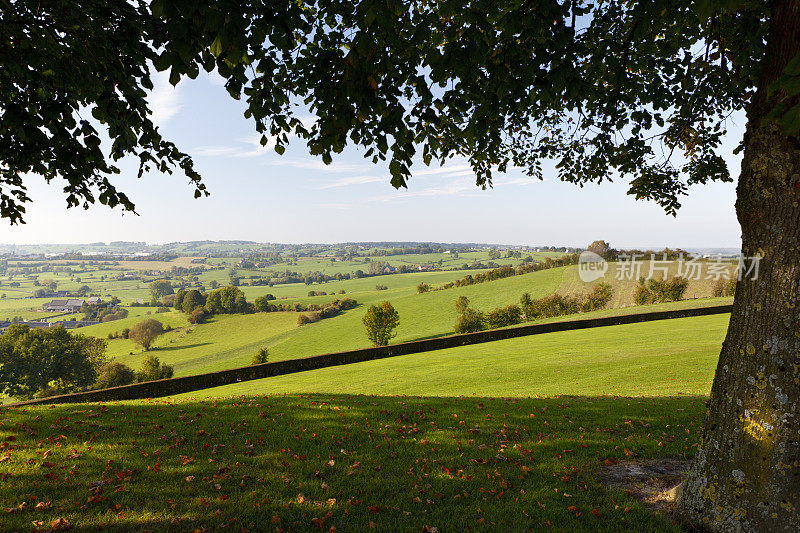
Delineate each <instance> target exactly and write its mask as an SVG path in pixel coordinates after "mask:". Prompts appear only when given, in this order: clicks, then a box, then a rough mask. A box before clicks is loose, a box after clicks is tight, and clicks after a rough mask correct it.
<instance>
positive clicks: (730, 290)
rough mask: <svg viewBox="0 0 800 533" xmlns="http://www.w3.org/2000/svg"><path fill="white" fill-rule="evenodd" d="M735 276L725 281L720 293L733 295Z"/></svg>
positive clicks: (734, 291)
mask: <svg viewBox="0 0 800 533" xmlns="http://www.w3.org/2000/svg"><path fill="white" fill-rule="evenodd" d="M736 281H737V280H736V278H731V279H729V280H728V281H727V282H726V283H725V288H724V289H723V291H722V293H723V295H724V296H734V295H735V294H736Z"/></svg>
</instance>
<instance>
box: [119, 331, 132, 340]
mask: <svg viewBox="0 0 800 533" xmlns="http://www.w3.org/2000/svg"><path fill="white" fill-rule="evenodd" d="M130 334H131V328H122V335H121V336H122V338H123V339H127V338H128V336H130Z"/></svg>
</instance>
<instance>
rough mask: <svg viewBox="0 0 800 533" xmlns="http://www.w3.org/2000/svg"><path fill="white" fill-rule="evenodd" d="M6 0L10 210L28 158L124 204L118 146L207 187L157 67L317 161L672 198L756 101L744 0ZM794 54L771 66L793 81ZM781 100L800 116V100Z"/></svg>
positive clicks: (5, 140)
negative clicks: (505, 174) (154, 100)
mask: <svg viewBox="0 0 800 533" xmlns="http://www.w3.org/2000/svg"><path fill="white" fill-rule="evenodd" d="M0 2H1V3H2V5H3V9H2V11H0V30H2V31H0V54H2V55H3V57H5V58H6V59H5V60H4V65H3V66H4V68H3V69H0V116H2V124H3V126H2V127H0V216H2V217H3V218H8V219H9V220H10V221H11V222H21V221H22V216H23V214H24V204H25V203H26V202H28V201H29V200H30V199H29V198H28V196H27V195H26V188H25V183H26V182H27V179H28V178H27V177H26V178H25V182H24V181H23V176H24V175H26V174H29V173H32V174H40V175H43V176H44V177H45V178H46V179H47V180H48V181H49V180H52V179H56V178H58V179H63V180H65V183H66V185H65V187H64V192H65V194H66V195H67V202H68V204H69V205H70V206H76V205H83V206H88V205H89V204H90V203H93V202H94V201H95V200H96V199H99V201H100V202H101V203H104V204H108V205H110V206H115V205H122V206H123V208H125V209H129V210H133V209H134V204H133V202H132V201H131V200H130V199H129V198H128V197H127V196H125V194H124V193H123V192H121V191H118V190H117V189H116V187H115V186H114V185H113V183H112V182H111V181H110V176H111V175H113V174H115V173H118V172H119V169H118V168H117V167H115V166H114V162H115V161H117V160H118V159H120V158H122V157H124V156H126V155H131V156H134V157H136V158H138V160H139V162H140V173H141V172H142V171H146V170H147V169H149V168H154V169H158V170H161V171H170V170H172V169H173V168H176V167H177V168H180V169H181V170H182V171H183V172H184V173H185V174H186V176H188V177H189V179H190V180H191V183H192V184H193V186H194V187H195V195H196V196H200V195H202V194H205V193H206V191H205V186H204V185H203V184H202V183H201V182H200V176H199V175H198V174H197V172H196V171H195V170H194V168H193V164H192V160H191V157H190V156H189V155H187V154H184V153H183V152H181V151H179V150H178V148H177V147H176V146H175V145H174V144H172V143H170V142H168V141H167V140H165V139H163V138H162V137H161V134H160V133H159V132H158V129H157V127H156V126H155V125H154V124H153V123H152V120H151V117H150V110H149V108H148V103H147V100H146V99H145V96H146V90H148V89H151V88H152V81H151V77H152V75H153V69H151V67H150V65H151V63H152V65H154V68H155V70H159V71H167V70H168V71H169V72H170V81H171V82H172V83H173V84H176V83H178V82H179V81H180V80H181V79H182V78H183V77H190V78H194V77H196V76H197V75H198V74H199V72H200V69H204V70H206V71H209V72H210V71H214V70H216V72H218V73H219V74H221V75H222V76H223V77H224V78H225V79H226V80H227V81H226V85H225V87H226V89H227V91H228V93H229V94H230V95H231V96H232V97H234V98H237V99H243V100H244V102H245V104H246V107H247V109H246V111H245V116H246V117H247V118H249V119H251V120H253V122H254V123H255V128H256V130H257V131H258V132H259V133H260V134H261V135H262V137H261V142H262V144H264V145H266V144H267V143H268V142H269V141H270V140H274V142H275V150H276V151H278V152H279V153H283V151H284V149H285V146H286V144H287V143H288V142H289V138H290V137H291V136H296V137H298V138H299V139H300V140H301V141H303V142H305V143H306V144H307V146H308V149H309V151H310V152H311V153H312V154H315V155H319V156H321V157H322V159H323V160H324V161H325V162H326V163H327V162H330V161H331V159H332V157H333V155H334V154H335V153H338V152H341V151H342V150H343V149H344V148H345V146H347V145H355V146H359V147H361V148H362V149H363V151H364V154H365V156H366V157H368V158H370V159H372V160H373V161H375V162H378V161H380V160H387V161H388V166H389V170H390V173H391V180H392V184H393V185H395V186H396V187H402V186H404V185H406V183H407V182H408V180H409V178H410V176H411V174H412V172H411V167H412V161H413V160H414V159H415V157H416V156H418V155H419V153H420V152H421V157H422V160H423V161H424V162H425V163H426V164H431V163H433V162H444V161H447V160H448V159H449V158H452V157H457V156H458V157H464V158H467V159H468V161H469V163H470V164H471V166H472V168H473V169H474V171H475V176H476V183H477V185H479V186H489V185H491V182H492V175H493V172H496V171H498V170H499V171H505V170H506V169H508V168H509V167H510V166H512V165H513V166H518V167H521V168H522V169H524V170H525V171H526V172H528V173H529V174H530V175H532V176H536V177H541V176H542V166H541V165H542V161H543V160H545V159H554V160H555V161H556V162H557V170H558V173H559V177H560V178H561V179H563V180H566V181H571V182H574V183H578V184H583V183H586V182H599V181H603V180H605V179H610V178H612V177H616V176H624V177H627V178H630V191H629V192H630V193H631V194H633V195H635V196H636V197H637V198H647V199H651V200H653V201H656V202H658V203H659V204H660V205H661V206H663V207H664V209H666V210H667V211H668V212H671V213H674V212H675V210H676V209H677V208H678V207H679V204H680V201H679V198H680V196H681V195H682V194H684V193H686V192H687V189H688V187H689V186H690V185H693V184H698V183H706V182H708V181H710V180H730V174H729V171H728V169H727V168H726V165H725V162H724V160H723V159H722V157H721V156H720V154H719V150H720V142H721V139H722V136H723V135H724V133H725V132H726V128H727V122H726V121H725V119H726V118H727V117H729V116H730V114H731V113H733V112H734V111H736V110H739V109H742V108H743V107H744V106H745V105H746V104H747V103H748V102H749V101H750V99H751V97H752V94H753V88H754V87H755V85H756V81H757V79H758V76H759V73H760V68H761V67H760V65H761V62H760V60H761V58H762V57H763V55H764V51H765V35H766V28H767V23H766V21H767V18H768V15H769V8H768V6H767V5H766V3H764V2H757V1H754V0H725V1H723V0H703V1H696V2H691V1H686V0H657V1H652V2H629V1H622V0H618V1H607V2H583V1H573V0H570V1H566V0H542V1H538V2H530V1H522V0H504V1H500V2H498V1H494V0H477V1H472V2H466V1H464V0H444V1H441V2H427V1H419V0H361V1H356V2H351V1H344V0H320V1H317V2H303V1H299V2H298V1H293V0H291V1H290V0H276V1H270V2H263V1H259V0H247V1H238V0H225V1H221V2H214V3H210V4H208V3H195V2H188V1H166V0H153V1H152V2H150V3H146V2H143V3H140V4H137V5H131V4H129V3H125V2H122V3H116V2H115V3H111V4H108V3H106V2H100V1H98V0H77V1H71V2H66V1H63V0H61V1H54V2H48V3H46V4H41V3H39V2H34V1H33V0H21V1H17V2H10V1H9V0H0ZM744 35H746V36H747V38H742V36H744ZM89 43H91V44H89ZM795 63H796V64H794V66H793V69H787V72H786V76H785V77H784V79H783V81H782V83H784V87H785V88H787V89H788V90H791V91H794V94H796V93H797V92H800V84H798V83H797V80H798V79H800V77H798V75H800V61H797V62H795ZM787 109H788V108H787ZM787 109H781V110H778V111H779V112H780V113H782V116H783V117H784V123H785V126H786V127H787V128H797V127H798V126H800V108H798V107H797V106H795V107H793V108H791V109H788V112H787ZM309 113H310V114H311V115H312V116H313V117H314V118H313V120H311V121H310V122H309V121H307V120H303V117H304V116H307V115H308V114H309ZM89 115H91V117H93V120H89V119H88V116H89ZM104 135H105V136H108V137H109V138H110V143H109V144H108V149H107V150H105V151H104V148H103V145H102V143H101V138H103V136H104Z"/></svg>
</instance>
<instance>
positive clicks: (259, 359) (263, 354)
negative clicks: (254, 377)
mask: <svg viewBox="0 0 800 533" xmlns="http://www.w3.org/2000/svg"><path fill="white" fill-rule="evenodd" d="M266 362H269V350H268V349H267V348H261V349H260V350H259V351H257V352H256V354H255V355H254V356H253V362H252V363H251V364H253V365H261V364H263V363H266Z"/></svg>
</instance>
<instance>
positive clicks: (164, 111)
mask: <svg viewBox="0 0 800 533" xmlns="http://www.w3.org/2000/svg"><path fill="white" fill-rule="evenodd" d="M147 100H148V101H149V102H150V109H152V111H153V114H152V116H151V119H152V121H153V123H155V124H156V125H158V126H161V125H163V124H166V123H167V122H169V120H170V119H171V118H172V117H174V116H175V115H176V114H177V113H178V111H180V109H181V107H182V103H181V97H180V91H179V89H178V87H173V86H172V84H171V83H170V82H169V71H164V72H157V73H156V74H155V75H154V76H153V90H152V91H151V92H150V95H149V96H148V98H147Z"/></svg>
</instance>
